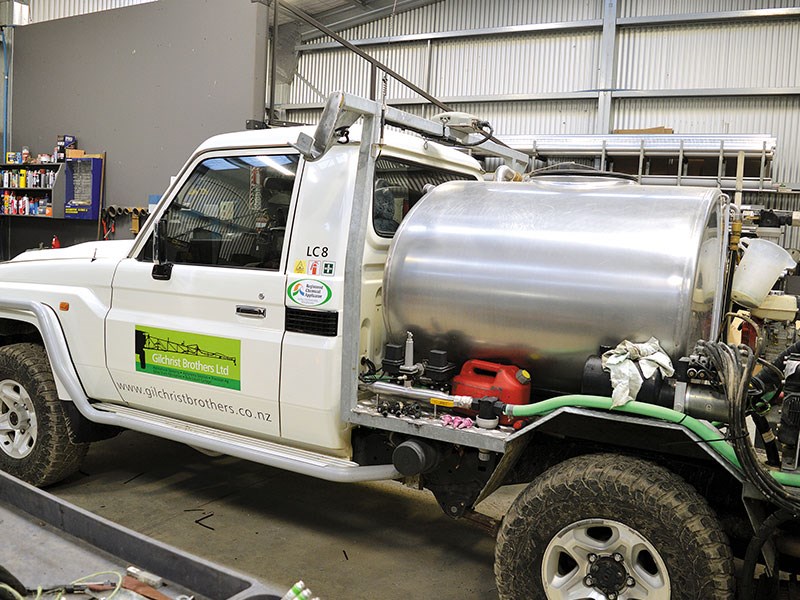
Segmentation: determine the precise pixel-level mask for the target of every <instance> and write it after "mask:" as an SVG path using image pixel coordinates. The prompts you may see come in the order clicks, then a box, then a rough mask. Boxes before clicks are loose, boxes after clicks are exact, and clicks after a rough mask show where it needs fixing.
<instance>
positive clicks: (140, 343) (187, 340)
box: [134, 325, 242, 390]
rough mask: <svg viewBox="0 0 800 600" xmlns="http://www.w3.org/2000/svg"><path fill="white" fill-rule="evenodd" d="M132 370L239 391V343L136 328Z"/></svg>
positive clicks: (225, 339)
mask: <svg viewBox="0 0 800 600" xmlns="http://www.w3.org/2000/svg"><path fill="white" fill-rule="evenodd" d="M134 340H135V348H134V354H135V356H134V360H135V362H136V370H137V371H139V372H140V373H150V374H151V375H160V376H162V377H171V378H173V379H182V380H184V381H192V382H194V383H202V384H205V385H215V386H217V387H222V388H227V389H229V390H240V389H242V387H241V380H240V375H239V370H240V367H241V360H240V358H241V342H240V341H239V340H233V339H229V338H222V337H215V336H211V335H201V334H199V333H187V332H185V331H173V330H171V329H157V328H155V327H145V326H143V325H137V326H136V332H135V335H134Z"/></svg>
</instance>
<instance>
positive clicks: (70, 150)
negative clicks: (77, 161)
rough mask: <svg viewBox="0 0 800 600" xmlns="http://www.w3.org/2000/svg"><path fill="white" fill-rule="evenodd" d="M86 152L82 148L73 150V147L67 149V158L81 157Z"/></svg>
mask: <svg viewBox="0 0 800 600" xmlns="http://www.w3.org/2000/svg"><path fill="white" fill-rule="evenodd" d="M85 154H86V152H84V151H83V150H75V149H73V148H68V149H67V158H83V157H84V155H85Z"/></svg>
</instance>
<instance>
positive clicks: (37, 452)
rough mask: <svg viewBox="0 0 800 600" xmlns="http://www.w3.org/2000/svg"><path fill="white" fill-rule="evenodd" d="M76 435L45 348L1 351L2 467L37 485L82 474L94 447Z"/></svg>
mask: <svg viewBox="0 0 800 600" xmlns="http://www.w3.org/2000/svg"><path fill="white" fill-rule="evenodd" d="M70 434H71V423H70V420H69V417H68V415H67V412H66V410H65V406H64V402H63V401H62V400H59V398H58V393H57V391H56V384H55V381H54V380H53V374H52V372H51V371H50V362H49V361H48V358H47V354H46V353H45V351H44V349H43V348H42V347H41V346H38V345H36V344H12V345H10V346H4V347H2V348H0V469H2V470H3V471H5V472H6V473H10V474H11V475H14V476H15V477H19V478H20V479H22V480H24V481H27V482H28V483H31V484H33V485H38V486H43V485H48V484H50V483H55V482H56V481H60V480H61V479H64V478H65V477H67V476H69V475H71V474H72V473H74V472H75V471H77V470H78V468H79V467H80V464H81V461H82V460H83V457H84V456H85V455H86V451H87V450H88V447H89V445H88V444H76V443H74V442H72V440H71V438H70Z"/></svg>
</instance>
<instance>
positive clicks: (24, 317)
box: [0, 300, 77, 401]
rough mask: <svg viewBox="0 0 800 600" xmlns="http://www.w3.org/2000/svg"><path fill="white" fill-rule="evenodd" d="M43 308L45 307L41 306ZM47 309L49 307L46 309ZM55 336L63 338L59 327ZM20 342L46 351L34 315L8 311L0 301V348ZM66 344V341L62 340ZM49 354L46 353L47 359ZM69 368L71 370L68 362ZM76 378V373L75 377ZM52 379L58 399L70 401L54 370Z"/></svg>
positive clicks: (40, 327) (65, 388) (38, 323)
mask: <svg viewBox="0 0 800 600" xmlns="http://www.w3.org/2000/svg"><path fill="white" fill-rule="evenodd" d="M42 306H45V305H42ZM47 308H48V309H49V307H47ZM57 334H58V335H61V336H62V338H63V336H64V333H63V331H62V330H61V328H60V327H59V328H58V330H57ZM22 342H29V343H32V344H39V345H40V346H44V347H45V349H47V344H46V343H45V338H44V335H43V334H42V325H41V323H40V322H39V319H38V318H37V317H36V314H35V313H31V312H23V311H10V310H8V309H7V308H5V306H4V302H3V301H2V300H0V346H8V345H9V344H17V343H22ZM64 343H65V344H66V339H64ZM49 356H50V353H49V352H48V357H49ZM69 368H72V363H71V362H70V364H69ZM75 377H76V378H77V373H76V375H75ZM53 379H55V382H56V389H57V390H58V397H59V398H60V399H61V400H69V401H71V400H72V396H71V395H70V394H69V392H68V391H67V386H66V385H65V384H64V382H63V381H62V378H61V377H59V373H58V371H57V370H56V369H53Z"/></svg>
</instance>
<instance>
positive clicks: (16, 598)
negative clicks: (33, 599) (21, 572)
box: [0, 583, 25, 600]
mask: <svg viewBox="0 0 800 600" xmlns="http://www.w3.org/2000/svg"><path fill="white" fill-rule="evenodd" d="M0 590H3V591H5V592H8V593H9V594H11V597H12V598H14V600H25V596H23V595H22V594H20V593H19V592H18V591H17V590H15V589H14V588H13V587H11V586H10V585H8V584H6V583H0Z"/></svg>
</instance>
